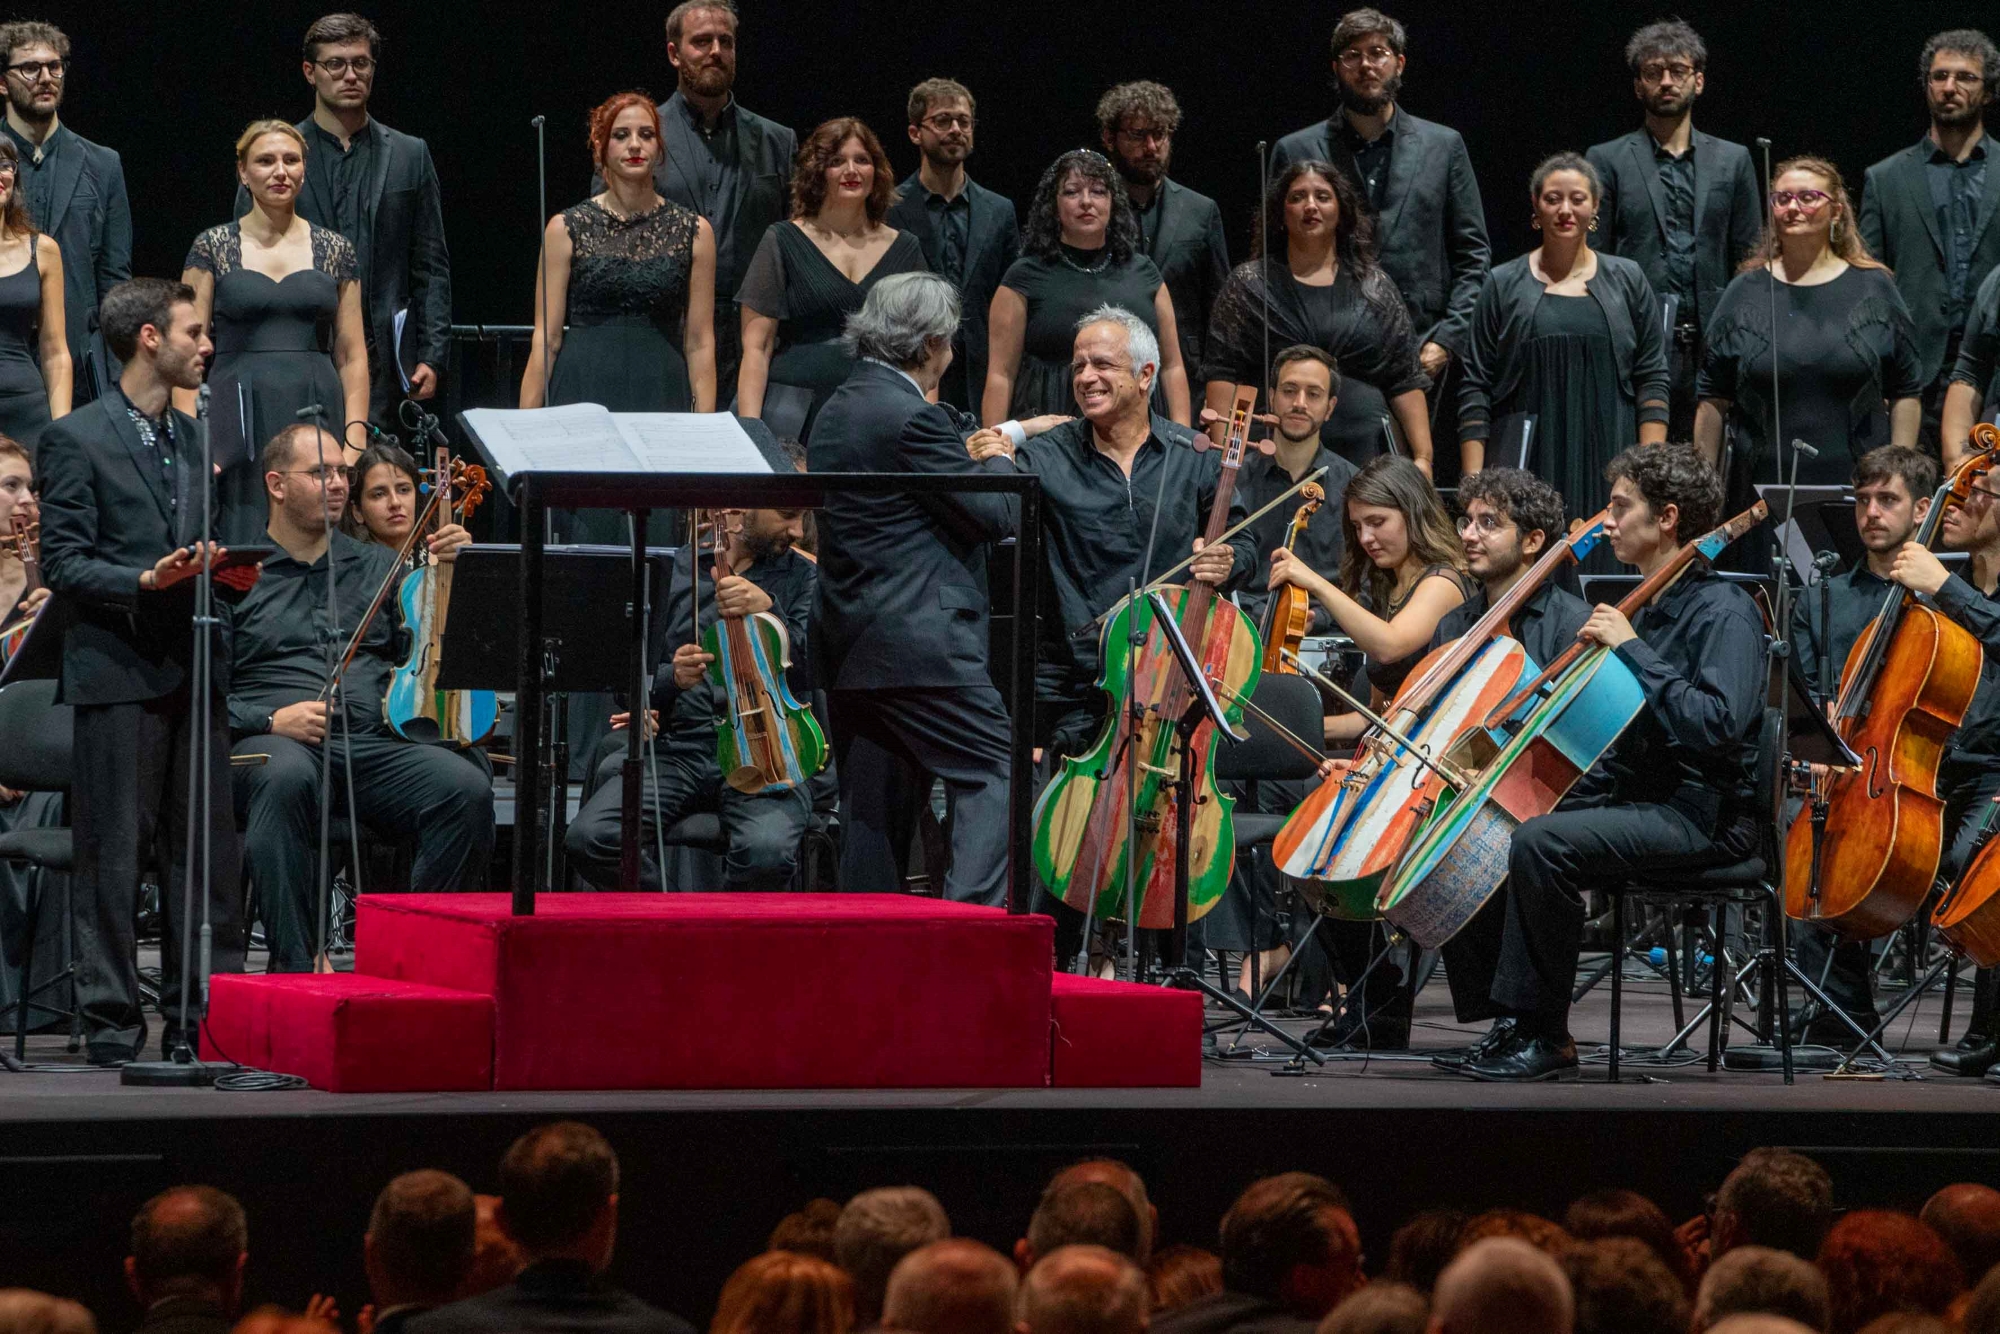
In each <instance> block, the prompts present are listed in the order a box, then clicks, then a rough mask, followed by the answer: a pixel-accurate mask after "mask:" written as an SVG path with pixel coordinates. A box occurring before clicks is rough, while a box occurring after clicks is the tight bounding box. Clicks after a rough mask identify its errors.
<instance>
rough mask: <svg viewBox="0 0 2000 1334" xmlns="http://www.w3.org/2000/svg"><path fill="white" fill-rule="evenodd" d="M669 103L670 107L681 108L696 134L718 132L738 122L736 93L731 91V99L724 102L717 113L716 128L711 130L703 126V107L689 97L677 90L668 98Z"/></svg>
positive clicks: (683, 115)
mask: <svg viewBox="0 0 2000 1334" xmlns="http://www.w3.org/2000/svg"><path fill="white" fill-rule="evenodd" d="M667 105H668V106H670V107H678V108H680V113H681V115H682V117H683V118H685V119H686V121H687V123H688V125H689V127H690V128H692V129H693V130H694V132H695V133H696V134H714V133H717V132H718V131H721V130H725V129H728V128H730V127H731V126H733V125H735V124H736V94H734V93H731V94H730V95H729V101H728V102H726V103H724V104H723V107H722V110H721V111H720V112H719V113H718V114H717V115H716V117H715V129H714V130H709V129H706V128H704V127H703V125H702V121H701V108H699V107H697V106H696V105H695V104H694V103H692V102H690V101H688V100H687V98H686V97H685V96H683V95H682V94H681V93H679V92H678V91H677V92H675V93H674V95H673V96H672V97H670V98H668V99H667Z"/></svg>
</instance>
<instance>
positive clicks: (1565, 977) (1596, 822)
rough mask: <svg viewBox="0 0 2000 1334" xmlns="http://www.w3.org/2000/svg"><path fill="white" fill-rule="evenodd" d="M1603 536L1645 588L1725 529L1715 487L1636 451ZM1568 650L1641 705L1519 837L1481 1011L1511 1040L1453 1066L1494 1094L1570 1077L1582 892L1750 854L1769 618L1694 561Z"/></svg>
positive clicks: (1708, 478)
mask: <svg viewBox="0 0 2000 1334" xmlns="http://www.w3.org/2000/svg"><path fill="white" fill-rule="evenodd" d="M1605 475H1606V477H1607V478H1608V479H1609V480H1610V482H1611V505H1610V515H1609V517H1608V518H1607V520H1606V521H1605V526H1604V536H1605V538H1606V540H1607V541H1609V542H1610V544H1611V550H1612V554H1613V555H1615V556H1617V558H1618V559H1619V560H1621V561H1623V562H1624V563H1625V564H1627V565H1630V566H1633V567H1635V568H1636V569H1637V570H1638V571H1639V573H1640V574H1641V575H1646V574H1650V573H1652V572H1653V571H1654V570H1657V569H1658V568H1660V567H1661V566H1662V565H1664V564H1666V563H1667V562H1668V561H1669V560H1670V559H1672V558H1673V557H1674V555H1675V554H1676V553H1677V552H1678V551H1679V550H1680V548H1681V546H1682V545H1683V543H1684V542H1689V541H1693V540H1694V539H1695V538H1697V537H1700V536H1701V535H1703V534H1704V533H1706V532H1708V531H1709V530H1710V529H1712V528H1714V527H1715V526H1716V524H1717V523H1718V522H1719V521H1720V519H1721V517H1722V479H1721V477H1720V476H1718V475H1717V473H1716V471H1715V469H1714V467H1712V466H1711V465H1710V464H1709V463H1708V462H1707V461H1706V460H1705V459H1703V458H1702V456H1701V455H1700V454H1698V453H1696V452H1695V450H1694V448H1693V447H1692V446H1690V445H1671V444H1670V445H1635V446H1633V447H1632V448H1629V449H1627V450H1626V451H1625V452H1624V453H1622V454H1620V455H1618V456H1617V457H1616V458H1614V459H1613V460H1612V461H1611V463H1610V465H1609V466H1608V467H1607V468H1606V469H1605ZM1577 638H1578V639H1580V640H1583V641H1585V642H1588V643H1594V644H1602V645H1604V646H1605V647H1606V648H1609V649H1612V650H1614V651H1615V652H1616V653H1617V655H1618V657H1619V659H1620V660H1621V661H1622V662H1623V664H1624V665H1625V666H1626V667H1627V668H1629V669H1630V670H1631V672H1632V675H1633V676H1634V677H1635V678H1636V679H1637V680H1638V683H1639V686H1640V688H1641V689H1642V690H1643V691H1644V693H1645V706H1644V707H1643V708H1641V709H1640V711H1639V714H1638V716H1637V717H1636V718H1635V719H1633V721H1632V723H1631V724H1630V725H1629V726H1628V727H1626V729H1625V730H1624V732H1623V734H1621V735H1620V736H1619V738H1618V740H1617V741H1616V742H1615V743H1613V745H1612V747H1611V749H1610V750H1609V751H1608V752H1606V754H1605V756H1604V758H1603V760H1602V762H1601V763H1600V764H1598V765H1596V766H1595V767H1593V768H1592V769H1591V770H1590V772H1589V773H1587V774H1585V775H1584V777H1583V778H1582V779H1581V780H1579V781H1578V782H1577V784H1576V785H1575V786H1574V787H1573V788H1572V789H1571V790H1570V794H1569V799H1568V800H1567V801H1566V802H1565V803H1564V806H1563V809H1561V810H1558V811H1555V812H1553V813H1552V814H1549V815H1541V816H1536V817H1535V818H1533V819H1531V820H1528V821H1527V822H1526V823H1524V824H1522V825H1521V827H1520V828H1519V829H1517V830H1515V832H1514V838H1513V846H1512V849H1511V854H1510V856H1509V858H1508V864H1507V892H1506V895H1505V896H1504V900H1503V902H1504V904H1505V906H1504V907H1503V908H1502V909H1501V912H1502V914H1503V920H1502V924H1501V931H1500V944H1499V951H1498V955H1497V957H1496V958H1495V960H1494V975H1493V982H1492V989H1491V992H1490V999H1491V1002H1492V1012H1493V1013H1494V1014H1496V1015H1498V1016H1502V1017H1508V1018H1512V1019H1513V1021H1514V1023H1513V1026H1512V1030H1511V1031H1510V1032H1507V1033H1506V1034H1505V1035H1504V1036H1502V1037H1499V1038H1497V1039H1496V1040H1495V1041H1494V1042H1493V1043H1492V1044H1491V1045H1490V1046H1489V1047H1488V1048H1487V1049H1486V1050H1485V1051H1484V1052H1483V1053H1482V1054H1480V1055H1479V1056H1478V1057H1476V1058H1475V1059H1472V1060H1470V1061H1468V1062H1467V1063H1466V1064H1465V1065H1463V1066H1460V1067H1458V1069H1459V1072H1460V1073H1462V1074H1466V1075H1470V1076H1472V1077H1473V1078H1474V1079H1480V1080H1491V1081H1527V1080H1544V1079H1560V1078H1573V1077H1574V1076H1575V1074H1576V1070H1577V1058H1576V1044H1575V1043H1574V1042H1573V1041H1571V1039H1570V1035H1569V1006H1570V993H1571V990H1572V989H1573V988H1574V986H1575V985H1576V964H1577V956H1578V954H1579V953H1580V952H1581V950H1582V947H1583V921H1584V907H1583V894H1584V891H1585V890H1586V889H1588V888H1589V887H1590V886H1591V885H1593V884H1595V883H1598V882H1612V883H1618V882H1621V881H1622V880H1623V879H1624V878H1625V877H1627V876H1629V875H1630V874H1631V873H1633V872H1634V871H1637V870H1638V869H1640V868H1642V867H1643V868H1645V869H1646V870H1648V871H1659V870H1662V869H1674V868H1687V869H1689V870H1693V869H1696V868H1699V867H1704V866H1713V865H1724V864H1727V863H1730V862H1734V861H1737V860H1739V859H1741V858H1742V857H1744V856H1745V855H1747V854H1748V853H1749V852H1750V850H1751V849H1752V848H1753V847H1755V846H1756V842H1757V833H1756V830H1757V813H1756V811H1755V810H1754V805H1755V800H1756V799H1755V796H1754V791H1755V787H1754V776H1755V767H1756V747H1757V730H1758V725H1759V722H1760V720H1761V716H1762V710H1763V707H1764V620H1763V616H1762V615H1761V614H1760V613H1759V612H1758V610H1757V604H1756V602H1755V601H1753V600H1752V598H1751V597H1750V595H1749V594H1748V593H1746V592H1744V591H1743V590H1742V589H1741V588H1738V587H1736V586H1735V585H1734V584H1731V583H1730V582H1728V581H1727V580H1725V579H1723V578H1722V577H1721V576H1720V575H1718V574H1716V573H1714V572H1713V571H1712V570H1710V569H1709V568H1707V566H1706V565H1704V564H1703V563H1701V562H1699V561H1697V562H1695V563H1694V564H1693V565H1692V566H1690V567H1689V569H1688V570H1687V572H1686V573H1685V574H1684V575H1683V576H1682V577H1681V578H1680V580H1679V581H1678V582H1677V583H1675V584H1674V585H1673V586H1672V587H1671V588H1669V589H1667V590H1666V592H1664V593H1662V594H1661V595H1660V596H1659V597H1658V598H1657V599H1655V600H1654V601H1653V602H1652V603H1650V604H1649V605H1648V606H1647V607H1646V609H1645V610H1644V611H1641V612H1640V613H1639V614H1638V616H1637V618H1636V620H1633V621H1628V620H1627V619H1626V618H1625V616H1624V615H1623V614H1622V613H1621V612H1619V611H1618V609H1617V608H1616V607H1612V606H1608V605H1600V606H1598V607H1597V608H1596V609H1595V610H1593V611H1592V612H1591V614H1590V619H1589V620H1588V621H1586V622H1585V623H1584V626H1583V629H1582V630H1580V631H1578V633H1577Z"/></svg>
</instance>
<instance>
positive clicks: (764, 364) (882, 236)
mask: <svg viewBox="0 0 2000 1334" xmlns="http://www.w3.org/2000/svg"><path fill="white" fill-rule="evenodd" d="M895 201H896V178H895V176H894V175H893V174H892V173H891V171H890V168H889V155H888V154H887V153H885V152H883V151H882V141H881V140H879V139H877V138H876V137H875V132H874V131H873V130H871V129H869V128H868V127H867V126H866V125H863V124H862V123H861V122H860V121H859V120H858V119H856V118H855V117H853V116H842V117H840V118H839V119H837V120H830V121H827V122H826V123H825V124H824V125H821V126H820V127H819V128H818V129H816V130H814V131H813V132H812V133H811V134H810V135H808V136H807V137H806V141H805V142H804V143H803V144H800V145H799V155H798V159H797V165H796V166H794V167H793V169H792V216H791V220H790V221H788V222H774V223H772V224H771V225H770V226H769V227H768V228H766V229H765V231H764V239H763V240H762V241H759V242H758V243H757V253H756V254H754V255H752V256H751V257H750V266H749V268H747V269H746V270H744V273H743V286H742V288H741V290H739V291H738V292H737V294H736V299H737V301H738V302H739V303H740V304H741V305H742V307H743V368H742V369H741V370H740V371H738V372H737V375H736V410H737V412H739V413H741V414H742V415H743V416H745V417H761V418H762V419H763V420H764V423H765V424H766V425H767V426H769V427H770V428H771V432H772V434H774V435H776V436H778V437H779V438H780V439H785V438H790V439H793V440H803V439H805V438H806V433H807V432H808V431H809V430H811V428H812V423H813V418H814V417H816V416H818V415H819V409H820V404H822V403H824V402H826V397H827V395H828V394H831V393H832V392H833V391H834V390H835V389H838V388H839V387H840V382H841V381H843V380H845V379H846V378H847V373H848V372H849V371H850V370H852V369H854V359H853V358H852V357H850V356H848V355H847V351H846V349H845V348H843V347H842V346H841V343H840V335H841V331H842V330H843V329H844V328H846V325H847V317H848V316H849V315H852V314H853V313H854V312H855V311H857V310H860V309H861V303H862V302H863V301H866V300H867V299H868V294H869V293H870V292H871V291H873V290H874V289H875V284H876V283H879V282H881V281H882V280H883V279H884V278H887V277H888V276H889V275H890V274H893V273H915V272H921V271H922V270H923V268H924V251H923V246H922V245H921V244H920V243H919V242H918V241H917V238H916V235H915V234H914V233H912V232H902V231H897V230H896V229H895V228H894V227H890V226H886V225H885V224H884V223H883V221H882V220H883V218H885V217H887V216H888V213H889V205H891V204H893V203H894V202H895Z"/></svg>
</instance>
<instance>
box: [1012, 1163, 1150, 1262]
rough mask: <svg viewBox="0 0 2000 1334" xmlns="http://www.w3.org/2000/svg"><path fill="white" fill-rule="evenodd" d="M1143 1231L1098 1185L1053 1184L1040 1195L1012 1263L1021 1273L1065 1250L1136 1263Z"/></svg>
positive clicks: (1121, 1199) (1119, 1200) (1118, 1199)
mask: <svg viewBox="0 0 2000 1334" xmlns="http://www.w3.org/2000/svg"><path fill="white" fill-rule="evenodd" d="M1144 1240H1145V1227H1144V1225H1143V1224H1141V1223H1140V1221H1139V1215H1138V1212H1137V1211H1136V1210H1134V1209H1133V1207H1132V1202H1131V1201H1130V1200H1129V1199H1127V1198H1125V1196H1124V1195H1122V1194H1120V1193H1119V1192H1118V1191H1117V1190H1115V1189H1113V1188H1112V1187H1110V1186H1107V1185H1105V1184H1104V1183H1103V1182H1101V1181H1071V1182H1060V1181H1058V1182H1055V1183H1052V1184H1051V1185H1050V1186H1049V1188H1048V1189H1047V1190H1046V1191H1044V1192H1042V1201H1041V1203H1040V1204H1038V1205H1036V1206H1035V1213H1034V1217H1032V1218H1030V1219H1029V1220H1028V1235H1027V1236H1025V1237H1023V1238H1021V1239H1020V1240H1019V1241H1017V1242H1015V1243H1014V1260H1015V1263H1017V1264H1019V1265H1020V1267H1021V1272H1022V1273H1026V1272H1027V1271H1028V1270H1030V1269H1032V1268H1033V1267H1034V1266H1035V1264H1036V1263H1037V1262H1038V1261H1040V1260H1042V1259H1043V1258H1045V1257H1047V1256H1050V1255H1053V1254H1054V1253H1055V1252H1056V1251H1058V1250H1060V1249H1062V1248H1063V1247H1065V1246H1102V1247H1104V1248H1105V1249H1106V1250H1110V1251H1115V1252H1116V1253H1118V1254H1119V1255H1124V1256H1129V1257H1130V1258H1131V1259H1132V1260H1134V1261H1137V1260H1139V1259H1140V1258H1141V1250H1142V1243H1143V1242H1144Z"/></svg>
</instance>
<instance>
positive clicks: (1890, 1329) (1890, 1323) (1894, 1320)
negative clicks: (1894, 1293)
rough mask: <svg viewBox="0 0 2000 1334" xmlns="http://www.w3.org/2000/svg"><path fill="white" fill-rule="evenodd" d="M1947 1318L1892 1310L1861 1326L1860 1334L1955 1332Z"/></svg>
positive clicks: (1939, 1333)
mask: <svg viewBox="0 0 2000 1334" xmlns="http://www.w3.org/2000/svg"><path fill="white" fill-rule="evenodd" d="M1957 1329H1958V1327H1957V1326H1955V1325H1953V1324H1952V1323H1951V1322H1950V1321H1948V1320H1941V1319H1939V1318H1938V1317H1937V1316H1934V1315H1923V1314H1921V1313H1919V1312H1916V1311H1892V1312H1890V1313H1889V1314H1888V1315H1879V1316H1876V1317H1875V1318H1874V1319H1873V1320H1871V1321H1869V1322H1868V1323H1867V1324H1865V1325H1863V1326H1862V1327H1861V1334H1957Z"/></svg>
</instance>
